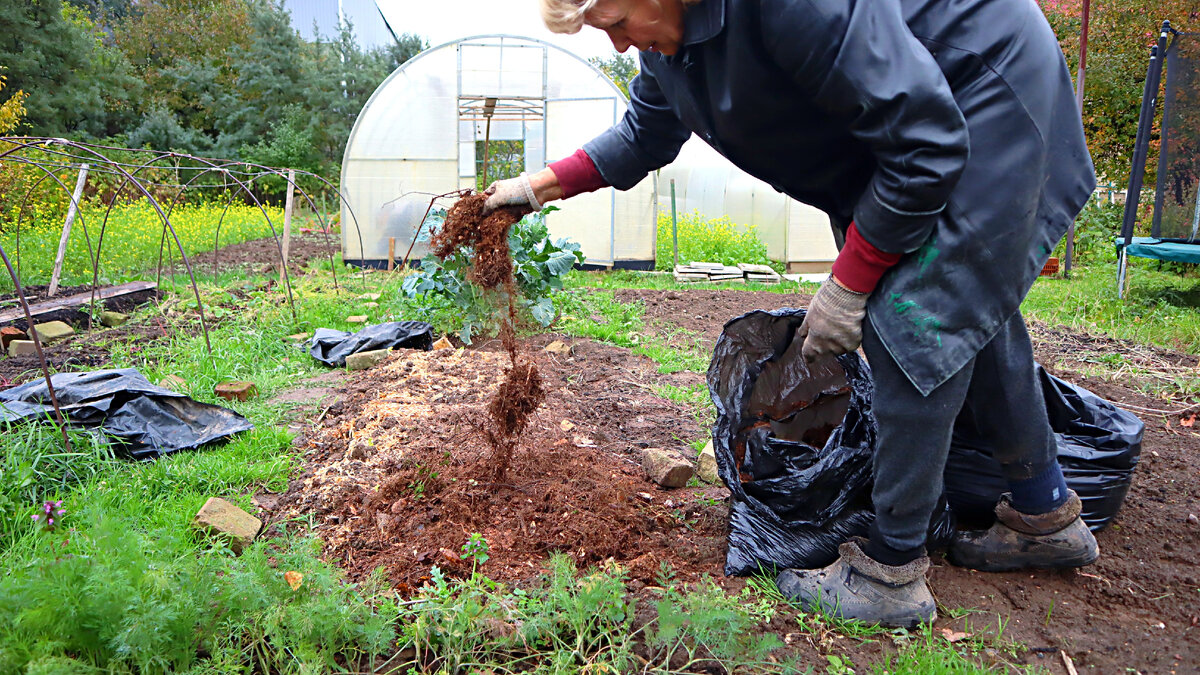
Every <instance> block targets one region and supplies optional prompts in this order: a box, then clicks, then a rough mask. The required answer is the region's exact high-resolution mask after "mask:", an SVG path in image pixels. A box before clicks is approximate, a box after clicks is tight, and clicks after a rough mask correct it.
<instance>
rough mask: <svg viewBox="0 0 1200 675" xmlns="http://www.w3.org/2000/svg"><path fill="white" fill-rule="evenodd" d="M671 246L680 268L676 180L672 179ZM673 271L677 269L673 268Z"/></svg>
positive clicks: (676, 264) (676, 263)
mask: <svg viewBox="0 0 1200 675" xmlns="http://www.w3.org/2000/svg"><path fill="white" fill-rule="evenodd" d="M671 246H672V247H673V248H674V249H675V266H676V267H678V266H679V220H678V219H677V218H676V217H675V179H674V178H672V179H671ZM671 269H672V270H674V269H675V268H674V267H672V268H671Z"/></svg>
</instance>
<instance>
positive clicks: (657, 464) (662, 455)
mask: <svg viewBox="0 0 1200 675" xmlns="http://www.w3.org/2000/svg"><path fill="white" fill-rule="evenodd" d="M642 467H643V468H645V469H646V475H648V476H650V480H652V481H654V482H655V483H658V484H659V485H661V486H663V487H666V488H681V487H683V486H685V485H687V482H688V481H689V480H691V478H692V476H693V475H694V474H695V469H693V468H692V463H691V462H689V461H687V460H686V459H684V458H682V457H680V456H679V455H677V454H675V453H673V452H668V451H666V450H663V449H662V448H646V449H645V450H643V451H642Z"/></svg>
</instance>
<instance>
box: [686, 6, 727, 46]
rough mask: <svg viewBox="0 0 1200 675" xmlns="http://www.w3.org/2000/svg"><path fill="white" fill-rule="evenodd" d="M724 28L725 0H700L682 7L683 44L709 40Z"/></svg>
mask: <svg viewBox="0 0 1200 675" xmlns="http://www.w3.org/2000/svg"><path fill="white" fill-rule="evenodd" d="M724 28H725V0H700V2H699V3H697V4H695V5H690V6H688V7H686V8H684V14H683V44H684V46H687V45H694V44H699V43H701V42H706V41H708V40H711V39H713V38H715V37H716V36H717V35H718V34H719V33H720V32H721V30H722V29H724Z"/></svg>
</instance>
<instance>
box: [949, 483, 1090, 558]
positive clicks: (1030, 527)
mask: <svg viewBox="0 0 1200 675" xmlns="http://www.w3.org/2000/svg"><path fill="white" fill-rule="evenodd" d="M1081 508H1082V504H1081V503H1080V501H1079V496H1078V495H1076V494H1075V491H1074V490H1071V491H1070V496H1069V497H1068V499H1067V501H1066V503H1065V504H1063V505H1062V506H1060V507H1058V508H1057V509H1055V510H1053V511H1051V512H1050V513H1043V514H1041V515H1036V516H1031V515H1028V514H1025V513H1021V512H1020V511H1017V510H1016V509H1014V508H1013V507H1012V503H1011V501H1010V496H1009V495H1008V494H1007V493H1006V494H1004V495H1001V497H1000V501H999V502H998V503H997V504H996V523H995V524H994V525H992V527H991V529H988V530H977V531H973V532H960V533H958V534H957V535H956V536H955V538H954V541H953V542H952V543H951V544H950V551H949V553H948V555H947V556H946V557H947V559H949V560H950V562H951V563H952V564H955V565H958V566H960V567H969V568H971V569H977V570H981V571H984V572H1009V571H1012V570H1019V569H1028V568H1039V569H1059V568H1065V567H1083V566H1084V565H1090V564H1092V563H1094V562H1096V558H1099V557H1100V547H1099V546H1098V545H1097V544H1096V538H1095V537H1094V536H1092V533H1091V531H1090V530H1088V528H1087V525H1085V524H1084V522H1083V519H1082V518H1080V517H1079V512H1080V509H1081Z"/></svg>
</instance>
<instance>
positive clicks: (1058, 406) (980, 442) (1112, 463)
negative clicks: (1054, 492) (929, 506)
mask: <svg viewBox="0 0 1200 675" xmlns="http://www.w3.org/2000/svg"><path fill="white" fill-rule="evenodd" d="M1037 369H1038V379H1039V380H1040V381H1041V384H1042V395H1043V396H1044V397H1045V399H1046V411H1047V413H1048V414H1049V417H1050V427H1051V428H1052V429H1053V430H1054V434H1055V438H1056V440H1057V441H1058V463H1059V465H1060V466H1061V467H1062V470H1063V476H1064V477H1065V478H1066V480H1067V486H1068V487H1070V488H1071V489H1072V490H1074V491H1075V492H1076V493H1078V494H1079V499H1080V501H1082V502H1083V513H1082V514H1080V515H1081V516H1082V517H1083V520H1084V522H1086V523H1087V524H1088V526H1089V527H1090V528H1091V529H1092V530H1099V529H1101V528H1103V527H1104V526H1106V525H1108V524H1109V522H1111V521H1112V519H1113V517H1115V516H1116V515H1117V511H1118V510H1119V509H1120V508H1121V504H1122V503H1123V502H1124V501H1125V493H1126V492H1128V491H1129V482H1130V481H1131V480H1132V479H1133V469H1134V467H1136V466H1137V463H1138V458H1139V457H1140V456H1141V453H1142V434H1143V432H1144V431H1145V428H1146V427H1145V425H1144V424H1143V423H1142V421H1141V420H1140V419H1138V418H1137V416H1136V415H1134V414H1133V413H1130V412H1128V411H1125V410H1121V409H1120V408H1118V407H1116V406H1115V405H1113V404H1112V403H1110V402H1108V401H1106V400H1104V399H1102V398H1100V397H1099V396H1096V395H1095V394H1093V393H1092V392H1090V391H1088V390H1087V389H1084V388H1083V387H1077V386H1075V385H1073V384H1071V383H1069V382H1064V381H1063V380H1060V379H1058V378H1057V377H1054V376H1053V375H1051V374H1050V373H1047V372H1046V370H1045V369H1044V368H1042V367H1041V366H1038V367H1037ZM1007 491H1008V488H1007V486H1006V485H1005V482H1004V477H1003V476H1002V475H1001V473H1000V464H999V462H997V461H996V460H995V459H993V458H992V454H991V452H990V451H989V450H988V448H987V441H986V439H984V438H982V437H981V435H980V434H979V433H978V432H976V431H975V430H974V429H973V428H972V427H971V425H970V422H969V420H967V419H965V418H960V420H959V423H958V424H957V425H956V426H955V428H954V439H953V441H952V442H951V445H950V458H949V460H947V462H946V497H947V499H949V501H950V506H951V508H953V509H954V513H955V515H957V516H958V517H959V519H960V522H961V523H962V524H963V525H969V526H971V527H987V526H989V525H990V524H991V523H992V522H993V521H994V520H995V518H994V515H993V513H992V505H994V504H995V503H996V500H997V499H999V497H1000V494H1001V493H1003V492H1007Z"/></svg>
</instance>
